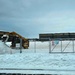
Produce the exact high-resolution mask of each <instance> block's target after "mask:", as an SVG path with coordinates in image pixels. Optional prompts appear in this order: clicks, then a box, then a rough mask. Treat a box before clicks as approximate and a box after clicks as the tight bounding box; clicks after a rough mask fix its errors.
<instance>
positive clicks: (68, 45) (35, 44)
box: [29, 39, 75, 53]
mask: <svg viewBox="0 0 75 75" xmlns="http://www.w3.org/2000/svg"><path fill="white" fill-rule="evenodd" d="M74 42H75V40H74V39H70V40H59V39H54V40H50V39H49V40H47V41H42V40H41V41H37V40H30V46H29V49H30V50H32V51H33V52H35V53H36V52H48V53H66V52H67V53H71V52H72V53H74V52H75V44H74Z"/></svg>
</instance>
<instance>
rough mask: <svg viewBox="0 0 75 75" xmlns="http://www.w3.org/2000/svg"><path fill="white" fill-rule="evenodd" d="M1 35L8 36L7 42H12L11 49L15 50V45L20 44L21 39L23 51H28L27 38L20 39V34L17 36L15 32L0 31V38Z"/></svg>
mask: <svg viewBox="0 0 75 75" xmlns="http://www.w3.org/2000/svg"><path fill="white" fill-rule="evenodd" d="M3 35H8V36H9V39H8V42H12V45H11V48H16V43H20V39H22V47H23V48H24V49H28V47H29V40H28V39H27V38H24V37H22V36H21V35H20V34H18V33H16V32H4V31H0V37H2V36H3ZM0 39H1V38H0Z"/></svg>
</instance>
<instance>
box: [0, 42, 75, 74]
mask: <svg viewBox="0 0 75 75" xmlns="http://www.w3.org/2000/svg"><path fill="white" fill-rule="evenodd" d="M34 44H35V43H34V42H31V43H30V47H29V49H26V50H22V53H20V50H12V49H11V48H9V47H7V46H6V45H4V43H3V42H1V41H0V46H1V47H0V50H1V51H3V52H4V53H2V54H0V73H22V74H69V75H71V74H75V53H49V43H48V42H41V43H40V42H37V43H36V48H35V46H34ZM42 44H43V45H42ZM58 46H59V45H58ZM70 46H71V44H70ZM71 47H72V46H71ZM71 47H69V48H68V49H69V50H71V49H72V48H71ZM39 48H40V49H39ZM42 48H43V49H42ZM58 49H59V48H58ZM11 51H12V54H10V53H11ZM5 52H6V53H5Z"/></svg>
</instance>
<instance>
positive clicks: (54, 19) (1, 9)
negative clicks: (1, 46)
mask: <svg viewBox="0 0 75 75" xmlns="http://www.w3.org/2000/svg"><path fill="white" fill-rule="evenodd" d="M0 30H5V31H16V32H18V33H20V34H21V35H23V36H24V37H29V38H31V37H33V38H35V37H36V38H38V37H39V34H40V33H55V32H58V33H60V32H75V0H0Z"/></svg>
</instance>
